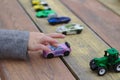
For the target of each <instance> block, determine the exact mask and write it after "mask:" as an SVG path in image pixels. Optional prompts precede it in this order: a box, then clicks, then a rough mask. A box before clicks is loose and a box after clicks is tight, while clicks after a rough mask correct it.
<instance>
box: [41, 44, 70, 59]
mask: <svg viewBox="0 0 120 80" xmlns="http://www.w3.org/2000/svg"><path fill="white" fill-rule="evenodd" d="M49 48H50V49H51V51H50V52H47V51H43V56H44V57H45V58H53V57H55V56H68V55H69V54H70V52H71V48H70V44H69V43H68V42H65V43H62V44H59V45H58V47H54V46H49Z"/></svg>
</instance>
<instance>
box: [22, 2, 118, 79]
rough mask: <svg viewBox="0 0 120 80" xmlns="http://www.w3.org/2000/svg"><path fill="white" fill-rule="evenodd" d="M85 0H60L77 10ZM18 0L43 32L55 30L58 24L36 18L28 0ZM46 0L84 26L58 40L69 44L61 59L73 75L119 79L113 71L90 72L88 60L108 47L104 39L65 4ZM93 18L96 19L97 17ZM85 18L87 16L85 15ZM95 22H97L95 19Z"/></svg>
mask: <svg viewBox="0 0 120 80" xmlns="http://www.w3.org/2000/svg"><path fill="white" fill-rule="evenodd" d="M85 1H86V0H79V1H78V0H62V2H64V3H65V4H66V5H69V8H70V9H75V10H78V11H79V9H81V10H84V7H82V8H79V6H81V4H79V3H80V2H83V3H84V2H85ZM90 1H91V0H90ZM20 2H21V4H22V5H23V7H24V8H25V10H26V11H27V12H28V14H29V15H30V16H31V18H32V19H33V21H34V22H35V23H36V24H37V26H38V27H39V28H40V29H41V30H42V31H43V32H45V33H51V32H55V30H56V28H57V27H58V26H60V25H55V26H51V25H49V24H48V22H47V19H46V18H44V19H43V18H36V17H35V11H34V10H33V9H32V8H31V3H30V2H29V0H20ZM47 2H48V4H49V6H50V7H51V8H52V9H53V10H55V11H56V12H57V14H58V15H59V16H68V17H70V18H71V19H72V21H71V23H79V24H82V25H83V26H84V30H83V32H82V33H81V34H79V35H67V36H66V38H65V39H64V40H59V41H60V42H64V41H68V42H69V43H70V44H71V48H72V53H71V55H70V56H68V57H63V60H64V62H65V63H66V65H67V66H68V67H69V68H70V69H71V71H72V72H73V73H74V75H76V76H77V78H78V80H79V79H80V80H114V79H116V80H119V79H120V75H119V74H116V73H115V72H109V71H108V73H107V74H106V75H105V76H103V77H99V76H97V73H96V72H92V71H91V70H90V68H89V61H90V60H91V59H93V58H94V57H102V56H103V55H104V50H106V49H107V48H109V46H108V45H107V44H106V43H104V41H102V40H101V39H100V38H99V37H98V36H97V35H96V34H95V33H94V32H93V31H92V30H91V29H89V28H88V26H86V25H85V24H84V23H83V22H82V21H81V20H80V19H79V18H78V17H77V16H75V14H73V13H72V12H71V10H69V9H67V8H66V6H64V5H63V4H62V3H61V2H60V1H59V0H54V1H51V0H47ZM75 3H77V4H75ZM78 4H79V5H78ZM94 5H96V4H94ZM76 6H77V7H76ZM76 12H77V11H76ZM78 13H80V12H78ZM81 13H82V12H81ZM86 14H87V13H86ZM92 17H93V16H92ZM93 18H94V19H96V18H97V17H93ZM86 19H89V18H87V17H86ZM96 24H98V23H97V21H96Z"/></svg>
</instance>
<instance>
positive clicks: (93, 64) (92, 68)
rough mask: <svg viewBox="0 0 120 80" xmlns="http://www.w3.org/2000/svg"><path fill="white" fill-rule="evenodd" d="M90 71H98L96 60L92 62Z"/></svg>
mask: <svg viewBox="0 0 120 80" xmlns="http://www.w3.org/2000/svg"><path fill="white" fill-rule="evenodd" d="M90 69H91V70H93V71H94V70H96V69H97V66H96V65H95V62H94V59H93V60H91V61H90Z"/></svg>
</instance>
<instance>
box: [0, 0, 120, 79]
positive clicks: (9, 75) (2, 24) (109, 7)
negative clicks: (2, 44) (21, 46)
mask: <svg viewBox="0 0 120 80" xmlns="http://www.w3.org/2000/svg"><path fill="white" fill-rule="evenodd" d="M47 2H48V4H49V6H50V7H51V8H52V9H53V10H55V11H56V12H57V13H58V15H59V16H68V17H70V18H71V19H72V21H71V23H79V24H82V25H84V30H83V32H82V33H81V34H79V35H69V36H66V38H65V39H59V42H61V43H62V42H65V41H68V42H69V43H70V44H71V47H72V52H71V55H70V56H68V57H61V58H59V57H57V58H53V59H44V58H43V57H42V56H41V53H38V54H29V57H30V59H29V60H26V61H19V60H0V77H1V79H2V80H79V79H80V80H119V79H120V73H116V72H114V71H108V72H107V74H106V75H104V76H102V77H99V76H98V75H97V73H96V72H93V71H91V70H90V68H89V62H90V60H91V59H93V58H94V57H102V56H103V55H104V50H106V49H107V48H109V47H115V48H116V49H118V50H119V51H120V47H119V45H120V35H119V34H120V16H119V14H120V13H119V12H120V8H119V7H120V5H118V4H119V3H120V1H119V0H114V2H113V1H112V0H105V2H104V0H54V1H51V0H47ZM118 2H119V3H118ZM116 4H117V5H116ZM0 10H1V11H0V28H1V29H15V30H26V31H40V32H41V31H42V32H44V33H52V32H55V29H56V28H57V26H60V25H56V26H51V25H49V24H48V22H47V19H46V18H36V17H35V11H34V10H33V8H32V6H31V1H30V0H12V1H10V0H3V1H1V2H0Z"/></svg>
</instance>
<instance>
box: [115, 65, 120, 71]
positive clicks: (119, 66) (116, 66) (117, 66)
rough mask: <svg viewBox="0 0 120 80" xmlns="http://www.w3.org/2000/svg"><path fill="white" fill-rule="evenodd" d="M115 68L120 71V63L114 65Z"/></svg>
mask: <svg viewBox="0 0 120 80" xmlns="http://www.w3.org/2000/svg"><path fill="white" fill-rule="evenodd" d="M114 70H115V71H116V72H120V63H117V64H116V65H115V66H114Z"/></svg>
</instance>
